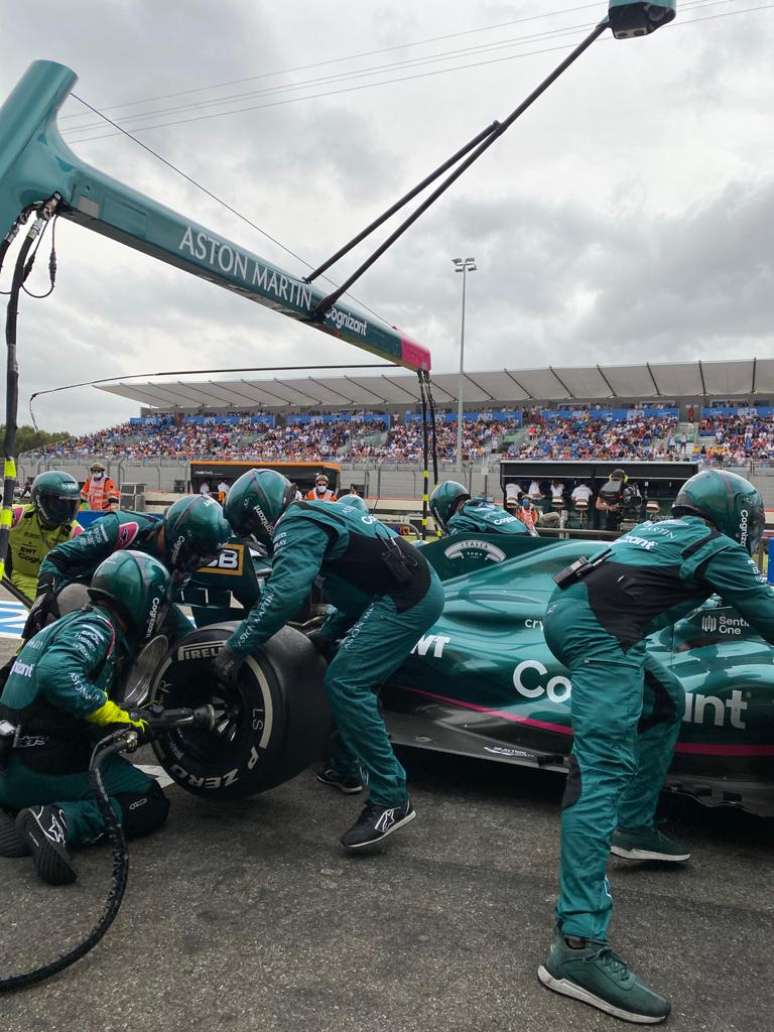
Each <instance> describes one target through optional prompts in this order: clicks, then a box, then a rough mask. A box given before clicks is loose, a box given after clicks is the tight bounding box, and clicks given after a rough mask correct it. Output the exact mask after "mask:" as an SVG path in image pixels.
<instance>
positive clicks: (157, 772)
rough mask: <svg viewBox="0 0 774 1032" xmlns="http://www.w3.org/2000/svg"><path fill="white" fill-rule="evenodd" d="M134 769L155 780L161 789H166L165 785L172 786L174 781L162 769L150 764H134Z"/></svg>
mask: <svg viewBox="0 0 774 1032" xmlns="http://www.w3.org/2000/svg"><path fill="white" fill-rule="evenodd" d="M135 767H136V768H137V770H141V771H142V772H143V774H147V775H148V776H149V777H151V778H155V779H156V781H158V783H159V785H160V786H161V788H166V787H167V785H174V781H173V780H172V778H171V777H170V776H169V774H167V772H166V771H165V770H164V768H163V767H156V766H153V765H152V764H145V763H135Z"/></svg>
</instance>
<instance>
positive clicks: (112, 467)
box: [18, 456, 774, 509]
mask: <svg viewBox="0 0 774 1032" xmlns="http://www.w3.org/2000/svg"><path fill="white" fill-rule="evenodd" d="M98 458H99V456H94V457H89V458H83V459H56V458H51V459H26V458H25V457H24V456H21V457H20V459H19V463H18V468H19V477H18V479H19V483H22V484H23V483H24V481H25V480H26V478H27V477H34V476H36V474H38V473H42V472H43V470H45V469H61V470H64V471H65V472H67V473H72V475H73V476H74V477H76V479H78V480H79V481H83V480H85V479H86V478H87V476H88V473H89V466H90V465H91V463H92V462H93V461H94V459H98ZM102 461H104V462H105V465H106V467H107V471H108V475H109V476H110V477H112V479H113V480H115V481H116V483H118V484H119V485H123V484H144V485H145V488H146V490H147V491H150V492H152V491H164V492H170V493H178V494H185V493H186V492H187V491H188V490H189V487H190V485H189V483H188V467H189V463H188V462H186V461H179V462H178V461H176V460H174V459H161V460H159V459H151V460H148V461H147V462H145V463H141V462H128V461H126V460H124V459H107V460H102ZM728 468H732V467H728ZM734 472H736V473H741V474H742V476H746V477H747V478H748V479H750V480H752V482H753V483H754V484H755V486H756V487H757V488H758V490H759V491H760V492H761V494H762V495H763V501H764V503H765V505H766V508H767V509H774V469H772V468H769V467H764V468H756V469H753V470H752V471H751V470H750V469H749V468H734ZM439 479H441V480H459V481H461V482H462V483H463V484H465V486H466V487H467V488H468V490H469V491H470V493H471V495H474V496H475V495H482V494H483V495H491V496H493V497H494V498H495V499H499V498H500V496H501V492H500V464H499V462H492V463H491V464H490V465H489V466H488V467H486V466H482V464H481V463H480V462H478V463H476V464H475V465H472V464H466V465H465V467H464V468H463V470H462V472H459V471H457V470H455V468H454V466H453V464H451V463H449V464H443V463H441V464H440V465H439ZM341 484H342V487H343V488H348V487H349V486H350V485H351V484H355V485H357V486H358V488H359V489H360V490H361V491H362V493H364V494H366V495H368V496H369V497H371V498H380V497H381V498H421V497H422V475H421V473H420V472H419V471H418V470H417V469H416V468H414V467H412V466H396V465H395V464H389V465H388V464H384V465H382V466H370V467H368V466H365V465H361V466H342V467H341Z"/></svg>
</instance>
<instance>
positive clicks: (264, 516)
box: [224, 469, 296, 546]
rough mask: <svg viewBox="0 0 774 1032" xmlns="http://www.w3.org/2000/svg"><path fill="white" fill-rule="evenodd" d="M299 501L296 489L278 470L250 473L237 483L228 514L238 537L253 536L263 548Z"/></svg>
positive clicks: (228, 507)
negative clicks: (288, 509)
mask: <svg viewBox="0 0 774 1032" xmlns="http://www.w3.org/2000/svg"><path fill="white" fill-rule="evenodd" d="M295 497H296V488H295V487H294V486H293V484H291V483H290V481H289V480H288V478H287V477H283V475H282V474H281V473H278V472H277V471H276V470H274V469H249V470H248V471H247V472H246V473H243V474H242V476H241V477H239V479H238V480H235V481H234V484H233V486H232V488H231V490H230V491H229V493H228V498H227V499H226V504H225V506H224V511H225V513H226V519H227V520H228V522H229V523H230V524H231V526H232V528H233V530H234V533H235V534H236V535H237V536H238V537H249V536H250V535H252V536H253V537H255V538H256V540H257V541H259V542H260V543H261V544H262V545H266V546H269V545H271V536H272V533H273V531H274V527H275V526H276V524H277V521H278V520H279V518H280V516H281V515H282V514H283V512H284V511H285V510H286V509H287V507H288V506H289V505H290V503H291V502H292V501H294V500H295Z"/></svg>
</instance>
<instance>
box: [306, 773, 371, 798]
mask: <svg viewBox="0 0 774 1032" xmlns="http://www.w3.org/2000/svg"><path fill="white" fill-rule="evenodd" d="M315 776H316V778H317V780H318V781H319V782H320V784H321V785H329V786H330V787H331V788H337V789H338V790H339V792H343V793H344V795H357V793H358V792H362V791H363V782H362V781H361V780H360V778H356V777H355V776H354V775H353V774H340V773H339V772H338V771H337V770H336V768H335V767H325V768H324V769H323V770H320V771H318V772H317V774H316V775H315Z"/></svg>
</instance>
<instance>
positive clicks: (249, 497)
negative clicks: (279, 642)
mask: <svg viewBox="0 0 774 1032" xmlns="http://www.w3.org/2000/svg"><path fill="white" fill-rule="evenodd" d="M294 497H295V489H294V488H293V486H292V485H291V483H290V481H289V480H287V479H286V478H285V477H283V476H282V475H281V474H280V473H277V472H275V471H273V470H266V469H259V470H256V469H253V470H249V471H248V472H247V473H245V474H244V475H243V476H241V477H240V478H239V479H238V480H237V481H236V483H235V484H234V486H233V487H232V488H231V491H230V493H229V496H228V500H227V501H226V508H225V511H226V517H227V519H228V521H229V522H230V524H231V526H232V527H233V528H234V530H235V531H236V533H237V534H239V535H242V536H247V535H248V534H253V535H254V536H255V537H256V538H257V539H258V540H259V541H260V542H261V543H262V544H264V545H267V546H269V547H270V548H271V550H272V572H271V576H270V577H269V579H268V580H267V582H266V585H265V587H264V590H263V594H262V596H261V599H260V601H259V603H258V604H257V605H256V606H254V607H253V609H252V610H251V611H250V613H249V615H248V616H247V619H245V620H243V621H242V623H241V624H240V625H239V627H238V628H237V629H236V631H235V632H234V634H233V635H232V637H231V638H230V639H229V640H228V642H227V643H226V646H225V647H224V648H223V649H222V650H221V652H220V653H219V654H218V656H217V658H216V660H215V664H214V665H215V672H216V675H217V676H219V677H220V678H221V679H224V680H227V679H229V678H230V677H233V676H235V675H236V671H237V669H238V667H239V664H240V663H241V662H242V660H243V659H244V657H245V656H246V655H247V654H248V653H250V652H252V651H254V650H255V649H256V648H258V647H259V646H260V645H262V644H263V643H264V642H265V641H266V640H267V639H269V638H270V637H271V636H272V635H273V634H275V633H276V632H277V631H278V630H279V629H280V628H281V627H282V626H283V625H284V624H285V623H287V621H288V620H289V619H291V618H292V617H293V616H294V614H295V613H296V612H297V611H298V609H299V607H300V606H301V605H302V603H303V602H304V600H305V599H306V597H307V595H308V594H309V591H310V589H311V587H312V584H313V582H314V579H315V577H316V576H317V575H318V574H322V576H323V578H328V577H329V576H330V575H335V576H336V577H338V578H340V579H341V581H343V582H346V584H348V585H349V586H351V587H352V588H353V589H355V590H356V591H357V592H359V593H360V595H359V597H360V603H359V606H358V612H356V613H355V612H353V613H351V614H349V616H350V619H349V623H350V625H351V626H350V628H349V630H348V632H347V634H346V636H345V637H344V640H343V642H342V644H341V647H340V648H339V650H338V652H337V653H336V656H335V657H334V659H333V660H332V661H331V663H330V665H329V666H328V669H327V672H326V675H325V687H326V691H327V693H328V698H329V700H330V704H331V710H332V712H333V717H334V720H335V722H336V727H337V729H338V734H339V735H340V736H341V739H342V741H343V743H344V745H345V746H346V748H347V749H348V750H349V752H350V753H352V754H353V755H354V756H356V757H357V758H358V760H359V761H360V764H361V766H362V767H363V768H364V770H365V772H366V773H367V775H368V781H369V785H370V798H369V801H368V802H367V803H366V805H365V807H364V809H363V812H362V814H361V816H360V818H359V819H358V820H357V822H356V823H355V824H354V825H353V827H352V828H350V829H349V831H347V832H346V833H345V834H344V835H343V836H342V838H341V843H342V845H343V846H344V847H345V849H348V850H356V849H360V848H363V847H366V846H370V845H372V844H374V843H376V842H379V841H380V840H381V839H383V838H384V837H385V836H386V835H389V834H391V833H392V832H393V831H396V830H397V829H398V828H400V827H402V826H403V825H404V824H407V823H408V822H409V821H411V820H413V819H414V808H413V806H412V805H411V801H410V799H409V796H408V792H407V789H406V772H405V771H404V769H403V767H402V766H401V765H400V763H399V762H398V760H397V758H396V756H395V754H394V753H393V751H392V746H391V745H390V740H389V738H388V735H387V730H386V728H385V726H384V721H383V720H382V717H381V714H380V712H379V704H378V700H377V697H376V694H375V689H376V688H378V687H379V685H381V684H382V683H383V682H384V681H385V680H386V679H387V678H388V677H389V676H390V674H391V673H392V672H393V671H394V670H396V669H397V668H398V667H399V666H400V664H401V663H402V662H403V660H404V659H405V658H406V656H408V654H409V652H410V651H411V649H412V648H413V647H414V645H415V644H416V642H417V639H418V638H420V637H421V635H422V634H423V633H424V632H425V631H426V630H427V629H428V628H429V627H431V626H432V624H433V623H435V621H436V620H437V619H438V617H439V616H440V614H441V610H442V609H443V588H442V587H441V583H440V581H439V580H438V577H437V575H436V573H435V572H434V571H433V570H432V568H431V567H430V566H429V565H428V563H427V561H426V560H425V559H424V557H423V556H422V555H421V554H420V553H419V551H418V550H417V549H415V548H413V546H411V545H409V544H407V543H406V542H405V541H403V539H402V538H399V537H398V536H397V535H396V534H392V533H391V532H389V531H388V530H387V528H386V527H384V526H382V524H380V523H379V521H378V520H377V519H375V518H374V517H373V516H369V515H368V514H364V513H362V512H361V511H360V510H359V509H358V508H357V507H355V506H349V505H348V506H341V505H338V504H337V505H330V504H329V503H326V502H306V501H304V502H296V503H295V504H293V505H291V504H290V503H291V502H292V501H293V499H294Z"/></svg>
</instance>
